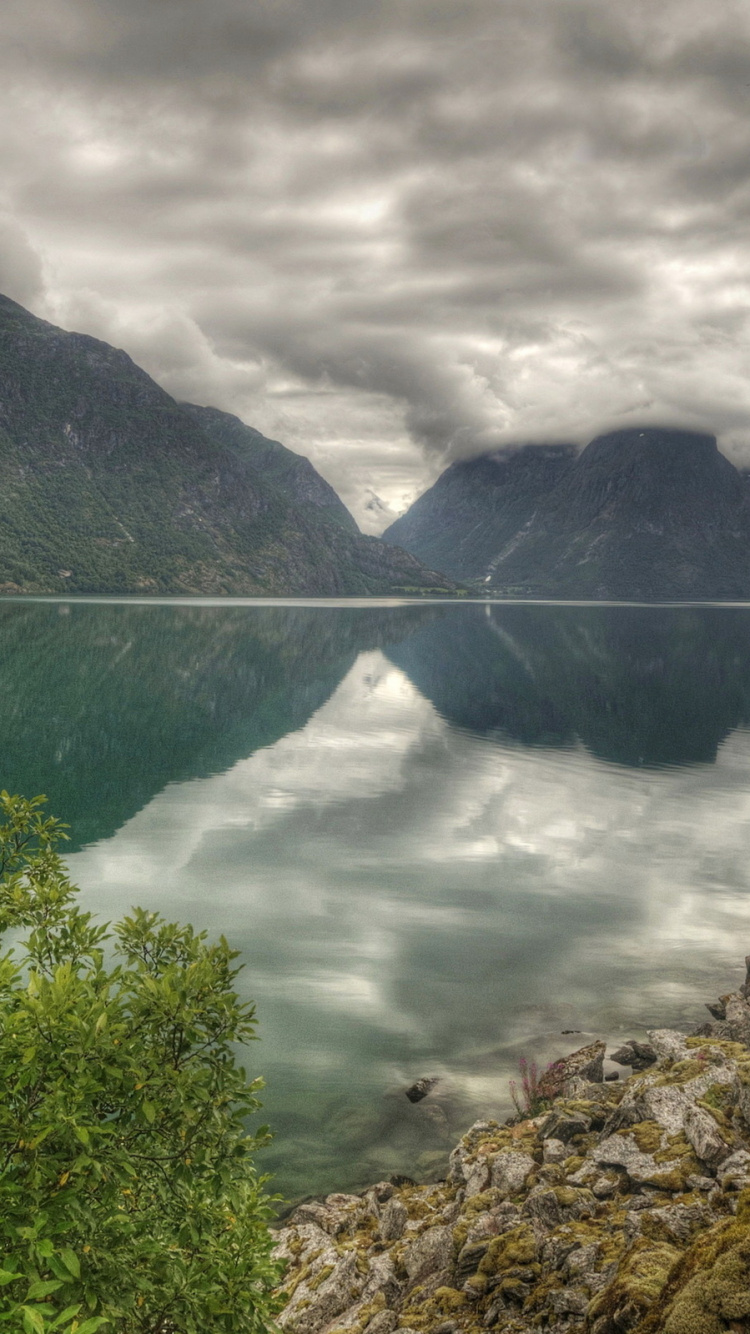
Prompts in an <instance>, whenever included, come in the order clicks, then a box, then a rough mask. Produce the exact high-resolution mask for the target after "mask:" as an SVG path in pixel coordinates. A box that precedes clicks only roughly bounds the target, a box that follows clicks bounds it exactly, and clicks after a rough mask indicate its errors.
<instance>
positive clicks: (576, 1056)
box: [539, 1042, 607, 1098]
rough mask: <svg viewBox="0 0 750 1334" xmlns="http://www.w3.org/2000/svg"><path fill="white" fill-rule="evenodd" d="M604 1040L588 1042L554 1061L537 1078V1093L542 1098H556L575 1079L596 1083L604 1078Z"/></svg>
mask: <svg viewBox="0 0 750 1334" xmlns="http://www.w3.org/2000/svg"><path fill="white" fill-rule="evenodd" d="M606 1049H607V1044H606V1043H605V1042H590V1043H589V1044H588V1046H586V1047H580V1048H579V1049H578V1051H574V1052H571V1054H570V1056H564V1057H563V1058H562V1060H560V1061H555V1062H554V1064H553V1065H551V1066H550V1067H549V1069H548V1070H545V1072H544V1074H543V1075H542V1077H541V1079H540V1080H539V1094H540V1097H542V1098H557V1097H559V1096H560V1095H561V1094H564V1093H565V1092H566V1090H567V1088H568V1086H569V1085H570V1084H571V1083H572V1082H573V1081H574V1080H576V1079H584V1080H589V1081H590V1082H592V1083H598V1082H600V1081H601V1080H602V1079H603V1078H604V1053H605V1051H606Z"/></svg>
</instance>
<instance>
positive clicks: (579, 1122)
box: [542, 1112, 591, 1144]
mask: <svg viewBox="0 0 750 1334" xmlns="http://www.w3.org/2000/svg"><path fill="white" fill-rule="evenodd" d="M590 1129H591V1117H590V1116H586V1115H585V1114H584V1113H583V1112H576V1113H574V1114H572V1115H571V1114H570V1113H566V1112H550V1114H549V1117H548V1118H547V1120H546V1121H545V1123H544V1126H543V1127H542V1138H543V1139H545V1140H546V1139H547V1138H549V1139H556V1140H561V1141H562V1143H563V1144H568V1143H569V1142H570V1140H572V1139H574V1138H575V1136H576V1135H586V1134H588V1132H589V1130H590Z"/></svg>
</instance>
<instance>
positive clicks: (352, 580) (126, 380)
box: [0, 297, 452, 596]
mask: <svg viewBox="0 0 750 1334" xmlns="http://www.w3.org/2000/svg"><path fill="white" fill-rule="evenodd" d="M0 476H1V477H2V486H1V487H0V592H6V593H13V592H29V593H64V592H74V593H178V594H179V593H203V594H237V595H246V596H253V595H263V594H277V595H284V594H297V595H301V594H307V595H322V596H326V595H341V594H353V595H358V594H370V593H399V592H412V591H416V592H422V591H426V590H428V589H429V590H432V589H434V590H435V591H446V590H448V589H449V588H451V587H452V585H451V583H450V581H449V580H447V579H445V578H444V577H442V576H439V575H434V574H433V573H432V572H430V571H428V570H426V569H425V568H424V566H423V565H422V564H421V563H420V561H419V560H418V559H416V558H415V557H414V556H413V555H408V554H407V553H406V552H404V551H400V550H398V549H396V548H394V547H392V546H387V545H386V544H385V543H383V542H381V541H380V540H379V539H377V538H371V537H364V536H362V534H361V533H360V532H359V531H358V529H357V526H356V524H355V523H354V520H353V519H352V517H351V515H350V514H349V513H348V511H347V510H346V509H345V507H344V506H343V505H342V503H341V501H340V500H339V499H338V497H337V496H336V494H335V492H334V491H333V490H332V488H331V487H329V486H328V485H327V483H326V482H324V481H323V479H322V478H321V477H319V476H318V474H317V473H316V472H315V470H314V468H313V467H312V465H311V464H310V463H309V462H308V461H307V460H306V459H302V458H299V457H298V456H297V455H295V454H293V453H292V452H291V451H290V450H287V449H284V447H283V446H282V445H279V444H277V443H276V442H274V441H271V440H266V439H265V438H264V437H263V436H262V435H260V434H259V433H258V432H257V431H253V430H252V429H251V428H249V427H246V426H244V425H243V423H241V422H240V421H238V419H237V418H236V417H232V416H230V415H229V414H228V413H223V412H219V411H218V410H216V409H210V408H197V407H192V406H190V405H184V404H178V403H176V402H175V400H174V399H172V398H170V396H169V394H167V393H165V391H164V390H163V389H160V388H159V386H158V385H157V384H156V383H155V382H154V381H153V380H152V379H151V378H150V377H149V376H148V375H147V374H146V372H145V371H143V370H141V369H140V368H139V367H138V366H136V365H135V364H134V363H133V362H132V361H131V359H130V357H128V356H127V355H126V353H124V352H121V351H117V350H116V349H115V348H112V347H109V346H108V345H107V344H106V343H102V342H99V341H98V340H97V339H95V338H89V337H87V336H85V335H83V334H71V333H65V332H63V330H61V329H57V328H55V327H54V326H53V325H51V324H47V323H46V322H45V321H43V320H39V319H37V318H36V317H35V316H33V315H31V314H30V313H29V312H28V311H26V310H24V309H23V307H21V306H18V305H16V303H15V302H13V301H10V300H8V299H7V298H6V297H0Z"/></svg>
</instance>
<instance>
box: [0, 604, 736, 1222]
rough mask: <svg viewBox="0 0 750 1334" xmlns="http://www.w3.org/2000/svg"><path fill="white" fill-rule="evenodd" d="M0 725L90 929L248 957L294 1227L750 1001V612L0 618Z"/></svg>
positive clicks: (470, 608)
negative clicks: (532, 1085)
mask: <svg viewBox="0 0 750 1334" xmlns="http://www.w3.org/2000/svg"><path fill="white" fill-rule="evenodd" d="M0 704H1V705H2V715H3V770H2V774H1V775H0V783H1V784H2V785H3V786H6V787H9V788H11V789H13V790H21V791H24V792H26V793H29V794H30V793H35V792H38V791H45V792H47V793H48V795H49V797H50V806H51V809H52V810H53V811H54V812H55V813H56V814H59V815H60V816H62V817H63V818H64V819H66V820H68V821H69V822H70V823H71V826H72V834H73V841H72V844H71V854H70V858H69V860H70V865H71V871H72V874H73V876H74V878H75V879H76V880H77V881H78V882H79V883H80V884H81V886H82V891H83V896H84V899H85V901H86V904H87V906H93V907H95V908H97V909H98V910H99V911H101V912H102V914H104V915H105V916H106V917H108V918H111V917H113V916H116V915H119V914H121V913H122V912H124V911H126V910H127V909H129V907H130V906H131V905H132V904H134V903H140V904H143V905H146V906H149V907H155V908H158V909H159V910H160V911H162V912H163V913H165V914H167V915H169V916H173V917H178V918H181V919H189V920H191V921H193V922H194V923H195V924H196V925H199V926H201V927H206V928H208V929H209V930H210V931H212V932H216V933H218V932H223V933H225V934H226V935H227V936H228V937H229V938H230V940H231V941H232V942H233V943H234V944H235V945H236V946H237V947H238V948H239V949H240V950H241V951H242V957H243V961H244V963H245V970H244V972H243V974H242V980H241V985H242V988H243V990H244V992H245V994H246V995H248V996H251V997H252V998H253V999H254V1000H255V1001H256V1003H257V1008H258V1018H259V1033H260V1037H261V1039H262V1040H261V1042H259V1043H257V1044H254V1045H253V1047H252V1048H251V1050H250V1051H249V1053H248V1057H247V1066H248V1070H249V1072H250V1073H252V1074H257V1073H260V1074H263V1075H264V1076H265V1078H266V1080H267V1089H266V1091H265V1094H264V1101H265V1108H264V1115H265V1117H267V1118H268V1119H269V1120H270V1121H271V1123H272V1125H273V1127H274V1129H275V1130H276V1140H275V1143H274V1145H273V1147H272V1148H271V1149H270V1150H269V1151H268V1152H267V1154H266V1155H265V1158H266V1162H265V1166H266V1168H267V1169H268V1170H273V1171H274V1172H275V1173H276V1177H277V1185H278V1187H279V1188H280V1189H281V1190H282V1191H283V1192H284V1193H285V1194H286V1195H288V1196H290V1197H296V1196H299V1195H304V1194H307V1193H314V1192H318V1191H322V1190H326V1191H327V1190H330V1189H333V1188H354V1187H357V1186H361V1185H364V1184H366V1182H368V1181H369V1180H372V1179H376V1178H378V1177H382V1176H383V1175H387V1174H390V1173H392V1172H395V1171H402V1172H408V1173H409V1174H411V1175H420V1176H428V1175H430V1174H434V1173H436V1172H440V1170H441V1168H442V1166H443V1164H444V1161H445V1153H446V1151H447V1149H448V1148H449V1147H450V1146H451V1145H452V1143H453V1142H454V1141H455V1139H456V1137H457V1135H458V1134H459V1133H460V1131H461V1130H462V1129H463V1128H465V1127H466V1126H467V1125H468V1124H470V1122H471V1120H473V1119H475V1117H476V1116H478V1115H481V1114H485V1113H488V1112H489V1113H492V1114H494V1115H505V1114H507V1112H508V1111H509V1110H510V1103H509V1096H508V1080H509V1078H512V1077H513V1074H514V1072H515V1071H516V1069H517V1062H518V1059H519V1057H520V1056H521V1055H526V1056H529V1057H533V1058H536V1059H537V1060H538V1061H539V1062H545V1061H547V1060H551V1059H552V1058H553V1057H555V1056H557V1055H560V1054H562V1053H563V1052H565V1051H566V1050H571V1049H573V1048H574V1047H575V1046H578V1045H581V1043H582V1042H584V1041H587V1040H590V1039H591V1038H592V1037H594V1036H602V1037H605V1038H607V1039H611V1040H612V1041H615V1042H616V1041H618V1040H620V1039H622V1038H625V1037H629V1036H638V1035H639V1034H641V1033H642V1031H643V1029H644V1028H646V1027H648V1026H650V1025H652V1024H654V1023H656V1022H658V1023H663V1022H667V1023H675V1024H686V1023H693V1022H698V1021H699V1019H700V1013H701V1008H702V1003H703V1001H704V1000H707V999H711V998H712V997H713V996H714V995H715V994H717V993H718V992H719V991H721V990H726V989H727V988H728V987H729V986H730V985H732V984H733V983H735V982H736V981H737V979H738V978H739V977H740V976H741V975H742V974H743V969H742V967H741V964H742V957H743V956H744V954H745V953H748V952H750V893H749V892H748V885H749V878H750V855H749V854H750V735H749V734H748V730H747V728H748V722H750V609H743V608H730V607H700V608H699V607H695V608H687V607H672V608H661V607H644V608H638V607H625V606H622V607H605V606H593V605H588V606H574V605H570V606H561V605H533V606H532V605H526V606H524V605H520V604H495V603H492V604H490V603H486V604H484V603H483V604H461V605H456V604H447V603H440V604H418V605H409V604H395V603H390V604H367V605H360V606H356V605H351V604H344V603H342V604H335V603H331V602H326V603H318V604H312V605H311V604H302V603H299V604H291V603H285V604H280V605H269V604H265V605H257V604H255V605H254V604H251V603H238V602H223V603H220V604H211V603H206V602H204V603H197V602H191V601H182V602H158V603H157V602H145V601H144V602H141V603H138V602H130V601H120V602H111V601H110V602H108V601H106V600H98V601H94V600H92V601H76V602H59V601H58V602H55V601H49V602H43V601H21V600H19V601H6V602H3V603H0ZM563 1029H576V1030H580V1036H579V1035H578V1034H573V1035H563V1034H562V1032H561V1030H563ZM422 1075H437V1076H439V1078H440V1083H439V1084H438V1086H437V1088H436V1089H435V1091H434V1093H432V1094H431V1095H430V1097H429V1098H427V1099H426V1100H425V1101H424V1102H422V1103H419V1104H416V1105H412V1104H410V1103H409V1102H408V1100H407V1099H406V1098H405V1096H404V1089H405V1088H406V1087H407V1086H408V1085H409V1084H410V1083H412V1082H413V1081H414V1080H415V1079H417V1078H418V1077H420V1076H422Z"/></svg>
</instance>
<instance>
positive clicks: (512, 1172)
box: [492, 1149, 536, 1195]
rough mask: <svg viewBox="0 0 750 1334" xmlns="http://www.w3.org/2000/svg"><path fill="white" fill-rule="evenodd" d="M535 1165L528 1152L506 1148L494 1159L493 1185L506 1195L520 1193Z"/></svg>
mask: <svg viewBox="0 0 750 1334" xmlns="http://www.w3.org/2000/svg"><path fill="white" fill-rule="evenodd" d="M535 1167H536V1163H535V1162H534V1159H533V1158H532V1157H530V1155H529V1154H528V1153H521V1152H520V1151H519V1150H517V1149H506V1150H505V1151H504V1152H502V1153H498V1154H497V1155H496V1156H495V1157H494V1158H493V1159H492V1185H493V1186H494V1187H495V1189H496V1190H500V1191H502V1192H503V1194H504V1195H518V1193H519V1192H520V1191H521V1190H523V1187H524V1185H525V1183H526V1180H527V1178H528V1176H529V1175H530V1173H531V1172H533V1171H534V1168H535Z"/></svg>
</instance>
